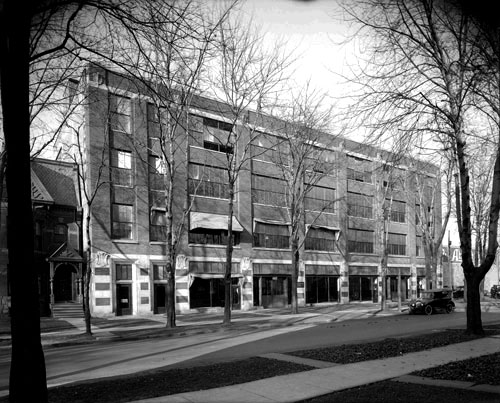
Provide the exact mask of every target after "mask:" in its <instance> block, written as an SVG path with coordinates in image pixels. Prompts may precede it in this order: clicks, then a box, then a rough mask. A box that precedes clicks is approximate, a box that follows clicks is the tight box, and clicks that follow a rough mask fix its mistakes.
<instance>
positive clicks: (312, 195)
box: [304, 186, 335, 213]
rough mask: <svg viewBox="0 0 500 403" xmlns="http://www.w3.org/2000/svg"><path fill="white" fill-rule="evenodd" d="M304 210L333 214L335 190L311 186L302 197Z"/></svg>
mask: <svg viewBox="0 0 500 403" xmlns="http://www.w3.org/2000/svg"><path fill="white" fill-rule="evenodd" d="M304 205H305V209H306V210H309V211H319V212H324V213H335V189H331V188H325V187H322V186H312V187H311V188H310V189H309V191H308V192H307V193H306V195H305V197H304Z"/></svg>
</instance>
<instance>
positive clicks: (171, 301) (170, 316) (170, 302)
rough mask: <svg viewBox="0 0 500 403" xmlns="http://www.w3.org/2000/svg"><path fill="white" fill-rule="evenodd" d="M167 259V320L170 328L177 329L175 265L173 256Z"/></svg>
mask: <svg viewBox="0 0 500 403" xmlns="http://www.w3.org/2000/svg"><path fill="white" fill-rule="evenodd" d="M170 255H171V257H170V258H167V264H166V269H167V280H168V281H167V301H166V303H167V306H166V315H167V316H166V319H167V324H166V326H167V327H168V328H174V327H176V326H177V325H176V323H175V320H176V317H175V265H172V260H173V256H172V254H171V253H170Z"/></svg>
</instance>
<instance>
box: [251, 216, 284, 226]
mask: <svg viewBox="0 0 500 403" xmlns="http://www.w3.org/2000/svg"><path fill="white" fill-rule="evenodd" d="M253 221H254V225H255V223H256V222H260V223H262V224H271V225H286V226H288V225H290V223H289V222H286V221H277V220H266V219H264V218H254V219H253Z"/></svg>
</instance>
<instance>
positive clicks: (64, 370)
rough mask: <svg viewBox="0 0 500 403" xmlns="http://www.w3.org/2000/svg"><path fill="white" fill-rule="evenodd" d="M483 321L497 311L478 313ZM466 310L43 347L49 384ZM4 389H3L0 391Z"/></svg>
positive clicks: (329, 341)
mask: <svg viewBox="0 0 500 403" xmlns="http://www.w3.org/2000/svg"><path fill="white" fill-rule="evenodd" d="M482 320H483V324H484V325H485V326H487V323H488V322H499V321H500V314H499V313H482ZM464 326H465V313H463V312H455V313H453V314H450V315H447V314H440V315H432V316H425V315H417V316H413V315H411V316H410V315H407V314H401V315H395V316H387V317H374V318H370V319H357V320H346V321H342V322H338V323H336V322H333V323H325V324H320V325H317V324H307V323H303V324H300V325H295V326H289V327H281V328H277V329H266V330H252V331H248V330H245V331H243V330H239V331H238V330H228V331H227V332H224V333H207V334H198V335H193V336H183V337H178V338H172V337H170V338H155V339H145V340H137V341H114V342H102V343H93V344H85V345H76V346H66V347H58V348H50V349H46V351H45V362H46V367H47V382H48V386H49V387H50V386H55V385H60V384H65V383H73V382H78V381H84V380H88V379H99V378H103V377H111V376H117V375H124V374H131V373H136V372H140V371H145V370H148V369H154V368H161V367H174V366H176V367H179V366H195V365H202V364H208V363H213V362H220V361H229V360H235V359H241V358H245V357H250V356H256V355H260V354H265V353H270V352H287V351H293V350H300V349H308V348H315V347H322V346H327V345H338V344H347V343H356V342H366V341H374V340H379V339H383V338H386V337H393V336H402V335H410V334H416V333H422V332H429V331H434V330H436V331H438V330H439V329H444V328H452V327H462V328H463V327H464ZM9 368H10V349H2V350H0V393H1V392H5V391H6V390H7V389H8V379H9V376H8V374H9ZM2 394H5V393H2Z"/></svg>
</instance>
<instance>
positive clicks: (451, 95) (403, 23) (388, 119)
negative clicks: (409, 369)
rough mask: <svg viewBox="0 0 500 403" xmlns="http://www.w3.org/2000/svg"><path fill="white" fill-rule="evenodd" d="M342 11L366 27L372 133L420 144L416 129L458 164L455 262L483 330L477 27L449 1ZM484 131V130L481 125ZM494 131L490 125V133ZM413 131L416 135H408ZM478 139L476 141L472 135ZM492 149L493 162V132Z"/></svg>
mask: <svg viewBox="0 0 500 403" xmlns="http://www.w3.org/2000/svg"><path fill="white" fill-rule="evenodd" d="M348 12H349V13H350V15H351V16H352V17H353V20H354V21H356V23H359V24H360V26H361V27H362V28H361V30H362V31H363V30H364V29H368V31H369V32H370V34H371V35H372V39H373V40H372V41H370V38H368V37H366V36H365V37H363V39H364V40H365V39H366V42H365V43H366V45H367V47H366V49H367V53H366V54H367V55H370V56H371V59H370V60H369V66H370V68H369V71H368V70H365V71H363V72H362V74H360V75H358V78H359V80H356V79H355V80H354V82H357V83H358V84H361V86H362V88H363V91H362V95H361V96H360V99H358V101H361V102H359V103H358V105H359V108H358V109H357V111H358V112H359V114H358V115H357V116H358V117H359V116H364V117H365V118H367V117H368V116H367V113H369V114H370V115H371V119H370V127H371V129H372V132H373V133H377V135H379V136H380V135H382V133H384V134H385V135H392V136H393V138H399V139H401V138H403V137H404V138H405V139H406V140H407V143H408V144H413V145H415V144H420V139H421V138H422V136H427V139H428V142H430V141H434V143H435V144H438V145H439V146H440V151H441V152H443V153H445V152H449V151H450V150H451V152H452V155H453V158H454V161H455V162H456V169H457V172H458V176H457V184H456V189H455V190H456V199H455V200H456V205H457V207H456V211H457V218H458V226H459V234H460V241H461V249H462V267H463V269H464V275H465V278H466V281H467V284H468V289H467V294H468V300H467V332H470V333H478V334H482V333H483V329H482V323H481V310H480V293H479V284H480V282H481V280H482V279H483V278H484V275H485V274H486V273H487V272H488V270H489V269H490V267H491V265H492V263H493V261H494V258H495V251H496V248H497V241H496V234H497V227H498V211H499V209H500V203H499V202H498V194H499V192H500V170H497V169H495V171H494V172H495V174H494V177H493V184H492V187H491V189H490V190H489V191H490V192H491V205H490V213H489V215H490V217H489V224H488V228H489V230H488V232H489V236H488V246H487V252H486V255H485V258H484V259H483V260H482V261H481V262H480V264H479V265H474V263H473V260H472V241H471V237H472V230H471V217H470V211H471V205H470V160H469V158H468V154H470V153H469V148H470V146H471V145H472V144H473V142H470V141H469V140H471V139H472V138H473V136H471V130H470V126H471V125H473V124H474V123H477V119H475V116H474V113H475V110H473V108H472V106H471V105H472V103H471V102H470V101H471V96H472V93H473V92H472V90H473V88H475V86H476V83H477V80H478V79H480V76H479V75H478V74H477V72H478V70H477V69H476V68H475V66H476V63H477V60H478V51H477V47H476V45H477V44H478V43H482V42H483V41H482V39H481V37H480V35H479V33H480V32H481V27H480V26H479V25H478V24H475V23H474V20H473V19H471V18H470V17H469V15H467V14H466V13H463V12H462V10H461V9H460V8H459V7H456V5H454V4H452V3H447V2H435V1H429V0H415V1H412V2H403V1H397V2H391V3H387V2H384V1H378V0H373V1H371V0H370V1H365V2H363V3H357V4H356V5H355V6H354V7H353V8H348ZM485 134H486V135H483V136H482V138H483V139H484V138H485V137H487V135H489V134H490V133H485ZM495 135H497V133H495ZM416 139H418V141H415V140H416ZM476 144H477V143H476ZM494 144H495V145H494V147H493V151H492V153H494V157H493V161H495V167H496V166H498V167H500V152H498V151H499V150H500V149H499V147H498V137H497V138H495V141H494Z"/></svg>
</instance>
